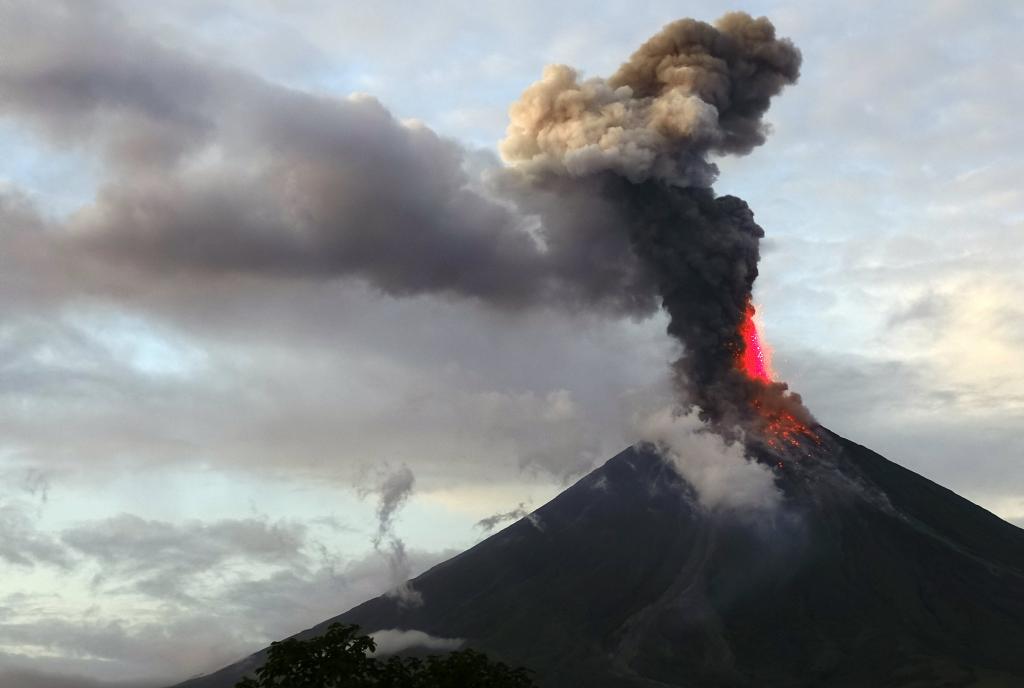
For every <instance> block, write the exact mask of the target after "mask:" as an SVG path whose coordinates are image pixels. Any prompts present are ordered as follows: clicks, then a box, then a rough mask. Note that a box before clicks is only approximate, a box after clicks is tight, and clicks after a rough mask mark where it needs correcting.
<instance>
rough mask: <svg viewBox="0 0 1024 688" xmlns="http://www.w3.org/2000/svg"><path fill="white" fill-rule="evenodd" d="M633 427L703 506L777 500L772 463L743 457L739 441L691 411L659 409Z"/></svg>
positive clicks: (754, 505) (765, 506) (769, 505)
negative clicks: (713, 428) (730, 439)
mask: <svg viewBox="0 0 1024 688" xmlns="http://www.w3.org/2000/svg"><path fill="white" fill-rule="evenodd" d="M638 430H639V431H640V435H641V437H643V439H644V441H647V442H650V443H651V444H653V445H654V446H655V447H656V448H657V449H658V451H659V453H660V454H661V455H662V456H663V457H664V458H665V459H666V460H667V461H668V462H669V463H671V464H672V465H673V466H675V468H676V470H677V471H678V472H679V474H680V475H681V476H682V477H683V478H685V479H686V480H687V482H688V483H689V484H691V485H692V486H693V487H694V489H695V490H696V491H697V498H698V499H699V500H700V503H701V504H702V505H704V506H705V507H707V508H708V509H712V510H721V509H742V510H747V511H749V510H751V509H756V510H771V509H774V508H776V507H777V506H778V505H779V504H780V503H781V501H782V493H781V492H780V491H779V489H778V487H776V485H775V477H774V476H773V475H772V471H771V469H770V468H768V467H767V466H765V465H764V464H761V463H758V462H756V461H752V460H749V459H747V458H746V456H745V455H744V450H743V446H742V444H741V443H739V442H727V441H726V440H725V439H724V438H722V437H721V436H720V435H718V434H715V433H712V432H709V431H708V428H707V426H705V425H703V424H702V423H701V422H700V420H699V419H698V418H696V417H695V416H694V415H692V414H690V415H685V416H681V415H679V414H678V413H676V412H675V411H673V410H672V409H663V410H661V411H658V412H656V413H653V414H651V415H650V416H648V417H647V418H645V419H643V420H642V421H641V422H640V424H639V428H638Z"/></svg>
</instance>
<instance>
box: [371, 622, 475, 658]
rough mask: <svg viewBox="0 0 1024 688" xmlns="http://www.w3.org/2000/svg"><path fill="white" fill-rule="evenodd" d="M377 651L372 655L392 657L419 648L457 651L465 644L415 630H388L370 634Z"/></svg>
mask: <svg viewBox="0 0 1024 688" xmlns="http://www.w3.org/2000/svg"><path fill="white" fill-rule="evenodd" d="M370 637H372V638H373V640H374V642H376V643H377V649H376V651H374V653H373V654H375V655H377V656H381V655H393V654H397V653H399V652H402V651H404V650H408V649H410V648H414V647H419V648H424V649H427V650H458V649H459V648H460V647H462V644H463V643H464V642H465V641H464V640H462V638H438V637H436V636H432V635H430V634H429V633H424V632H423V631H417V630H414V629H413V630H401V629H398V628H389V629H386V630H382V631H376V632H374V633H371V634H370Z"/></svg>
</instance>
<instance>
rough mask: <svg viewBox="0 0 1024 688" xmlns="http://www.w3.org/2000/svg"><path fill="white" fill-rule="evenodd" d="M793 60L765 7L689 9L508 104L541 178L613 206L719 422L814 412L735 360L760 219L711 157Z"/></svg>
mask: <svg viewBox="0 0 1024 688" xmlns="http://www.w3.org/2000/svg"><path fill="white" fill-rule="evenodd" d="M799 67H800V52H799V51H798V50H797V49H796V48H795V47H794V46H793V44H792V43H791V42H790V41H788V40H786V39H779V38H776V36H775V29H774V27H773V26H772V24H771V23H770V22H769V21H768V20H767V19H765V18H760V19H754V18H752V17H750V16H749V15H746V14H743V13H739V12H737V13H731V14H727V15H725V16H724V17H722V18H721V19H719V20H718V21H717V22H716V23H715V25H714V26H712V25H710V24H706V23H704V22H699V21H695V20H692V19H683V20H680V21H677V22H674V23H672V24H669V25H667V26H666V27H665V28H664V29H662V31H661V32H659V33H658V34H657V35H655V36H654V37H652V38H651V39H650V40H648V41H647V42H646V43H645V44H644V45H643V46H641V47H640V49H639V50H637V51H636V52H635V53H634V54H633V56H632V57H631V58H630V59H629V60H628V61H627V62H626V63H625V64H623V65H622V67H621V68H620V69H619V70H618V71H617V72H616V73H615V74H614V75H613V76H612V77H611V78H609V79H600V78H593V79H588V80H584V81H581V80H580V79H579V76H578V74H577V73H576V72H575V71H574V70H572V69H571V68H569V67H566V66H562V65H556V66H551V67H548V68H547V69H546V70H545V72H544V75H543V77H542V79H541V80H540V81H538V82H537V83H535V84H533V85H532V86H530V87H529V88H528V89H527V90H526V91H525V92H524V93H523V95H522V97H521V98H520V100H519V101H518V102H517V103H515V104H514V105H513V106H512V108H511V110H510V117H511V123H510V125H509V128H508V135H507V137H506V138H505V140H504V141H503V142H502V145H501V152H502V154H503V156H504V157H505V159H506V161H507V162H509V163H510V164H511V165H512V166H513V167H514V168H515V169H516V170H518V171H519V172H521V173H522V174H524V175H525V176H526V177H527V178H528V179H529V180H530V183H531V184H532V185H533V186H534V187H535V188H538V189H542V190H550V189H559V190H563V192H564V190H565V189H566V188H569V189H572V188H573V187H576V188H580V187H582V188H585V189H586V191H587V193H588V194H591V195H593V196H595V197H596V198H598V199H600V200H599V202H601V203H603V204H605V205H606V206H608V207H609V208H611V209H612V216H613V217H615V220H616V223H618V224H619V225H620V231H621V232H623V233H624V234H625V235H626V236H628V238H629V242H630V245H631V250H632V253H633V255H634V256H635V257H636V258H638V259H639V261H640V265H641V270H642V271H643V272H644V274H645V277H646V279H648V280H649V281H650V283H651V284H652V285H653V286H654V289H655V290H656V292H657V294H658V296H659V297H660V299H661V303H662V306H663V307H664V308H665V310H666V311H667V312H668V314H669V317H670V323H669V327H668V332H669V334H670V335H672V336H673V337H675V338H676V339H677V340H679V341H680V343H681V344H682V345H683V348H684V354H683V356H682V357H681V358H680V359H679V360H678V361H676V362H675V364H674V370H675V373H676V375H675V377H676V381H677V383H678V385H679V388H680V390H681V391H682V393H683V395H684V400H685V401H686V402H687V403H689V404H693V405H696V406H697V407H698V408H699V409H700V412H701V417H702V418H703V419H704V420H707V421H710V422H711V423H712V424H713V425H715V426H716V427H718V428H719V429H723V430H724V429H727V428H729V427H731V426H734V425H736V424H745V423H746V422H747V421H749V420H751V419H752V418H753V416H754V413H753V406H754V405H760V406H762V407H763V406H776V407H787V408H789V410H790V411H791V412H796V413H799V414H800V416H801V417H803V418H807V419H809V416H808V415H807V413H806V411H805V410H803V407H802V406H801V405H800V402H799V398H798V397H796V396H795V395H788V394H786V388H785V385H782V384H778V383H774V384H773V383H765V382H763V381H758V380H751V379H749V378H748V377H747V376H746V375H744V374H743V373H742V372H741V371H739V370H737V366H736V357H737V356H738V355H739V354H740V353H741V352H742V351H743V347H744V342H743V339H742V337H741V335H740V326H741V323H742V322H743V319H744V316H745V313H746V309H747V307H748V304H749V303H750V298H751V291H752V288H753V283H754V280H755V279H756V278H757V263H758V259H759V246H758V244H759V240H760V239H761V237H763V236H764V231H763V230H762V229H761V227H760V226H758V224H757V223H756V222H754V216H753V213H752V212H751V210H750V208H749V207H748V206H747V204H746V203H745V202H744V201H742V200H741V199H739V198H736V197H734V196H715V194H714V192H713V191H712V189H711V183H712V182H713V181H714V179H715V177H716V175H717V172H718V170H717V168H716V167H715V165H714V163H713V162H711V161H710V160H709V156H710V155H711V154H726V153H733V154H743V153H747V152H749V151H751V150H752V149H753V148H754V147H756V146H758V145H760V144H761V143H763V142H764V139H765V133H766V126H765V124H764V123H763V121H762V116H763V115H764V113H765V111H766V110H767V109H768V106H769V103H770V100H771V98H772V97H773V96H775V95H776V94H778V93H779V91H781V89H782V88H783V87H784V86H786V85H787V84H792V83H794V82H795V81H796V79H797V77H798V75H799Z"/></svg>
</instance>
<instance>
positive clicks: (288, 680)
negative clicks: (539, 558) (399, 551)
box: [235, 623, 534, 688]
mask: <svg viewBox="0 0 1024 688" xmlns="http://www.w3.org/2000/svg"><path fill="white" fill-rule="evenodd" d="M376 649H377V646H376V644H375V643H374V641H373V638H370V637H368V636H365V635H360V633H359V626H346V625H342V624H338V623H335V624H331V626H330V627H329V628H328V629H327V632H326V633H324V634H323V635H321V636H317V637H316V638H311V639H309V640H298V639H296V638H289V639H288V640H282V641H281V642H277V643H272V644H271V645H270V649H269V650H268V651H267V661H266V663H265V664H264V665H263V666H262V667H260V668H259V669H257V670H256V677H255V678H245V679H242V681H240V682H239V683H238V684H236V686H235V688H533V687H534V683H533V680H532V679H531V678H530V672H529V671H527V670H526V669H522V668H516V669H514V668H512V667H509V666H507V665H505V664H502V663H501V662H495V661H492V660H491V659H489V658H488V657H487V656H486V655H484V654H482V653H480V652H476V651H474V650H459V651H457V652H450V653H448V654H445V655H431V656H428V657H426V658H425V659H419V658H416V657H390V658H388V659H386V660H383V659H377V658H375V657H373V656H371V654H370V653H372V652H373V651H374V650H376Z"/></svg>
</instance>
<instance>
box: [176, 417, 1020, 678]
mask: <svg viewBox="0 0 1024 688" xmlns="http://www.w3.org/2000/svg"><path fill="white" fill-rule="evenodd" d="M819 431H820V439H821V444H820V445H819V446H818V447H816V448H815V450H814V451H813V452H812V454H813V455H811V456H806V457H804V459H803V460H797V461H783V462H774V464H775V470H776V471H777V484H778V485H779V488H780V489H781V490H782V492H783V493H784V495H785V499H784V500H783V502H784V505H783V506H781V507H779V508H777V509H774V510H753V511H741V510H709V509H707V508H705V507H704V506H702V505H701V504H700V502H699V501H698V499H697V495H696V494H695V492H694V490H693V489H692V487H691V486H690V485H689V484H688V483H687V482H686V481H685V480H683V479H682V478H681V477H680V476H679V474H678V473H677V472H676V470H675V468H674V467H673V466H671V465H670V464H668V463H666V462H665V461H664V460H663V459H662V458H661V457H660V456H659V454H658V453H657V452H656V451H654V449H653V448H652V447H649V446H645V445H639V446H637V447H633V448H630V449H627V450H626V451H624V452H622V453H621V454H619V455H617V456H615V457H614V458H612V459H611V460H609V461H608V462H607V463H605V464H604V465H603V466H602V467H600V468H598V469H597V470H595V471H593V472H592V473H590V474H589V475H587V476H586V477H584V478H583V479H581V480H580V481H579V482H577V483H576V484H575V485H573V486H572V487H570V488H569V489H567V490H565V491H564V492H563V493H562V494H560V495H559V496H558V497H556V498H555V499H554V500H552V501H551V502H549V503H548V504H546V505H544V506H543V507H541V508H540V509H538V510H537V511H536V512H534V513H533V514H531V515H530V517H528V518H524V519H522V520H521V521H519V522H517V523H515V524H513V525H511V526H509V527H508V528H506V529H505V530H503V531H501V532H499V533H497V534H495V535H493V536H492V537H490V538H488V539H486V540H484V541H483V542H481V543H480V544H478V545H476V546H475V547H473V548H471V549H469V550H467V551H466V552H463V553H462V554H460V555H458V556H456V557H454V558H452V559H450V560H448V561H446V562H444V563H442V564H440V565H438V566H436V567H434V568H433V569H431V570H429V571H427V572H426V573H424V574H423V575H421V576H419V577H418V578H416V579H415V580H414V581H412V585H413V587H414V588H415V589H416V590H417V591H419V592H420V593H421V594H422V596H423V601H424V603H423V604H422V605H421V606H417V607H409V606H402V605H401V604H399V603H398V601H396V600H395V599H394V598H392V597H387V596H382V597H378V598H376V599H373V600H370V601H368V602H366V603H364V604H361V605H359V606H358V607H355V608H354V609H351V610H349V611H348V612H345V613H344V614H342V615H340V616H338V617H335V618H333V619H330V620H328V621H325V622H324V623H323V624H321V625H319V626H317V627H315V628H312V629H309V630H308V631H305V632H303V633H302V634H300V635H301V636H310V635H315V634H317V633H320V632H323V631H324V630H325V629H326V628H327V625H328V624H329V623H332V622H335V621H338V622H342V623H356V624H359V625H360V626H362V628H363V629H364V630H365V631H367V632H372V631H377V630H380V629H408V630H413V629H414V630H418V631H422V632H424V633H427V634H429V635H431V636H437V637H441V638H460V639H463V640H464V641H465V642H466V644H467V646H469V647H473V648H476V649H480V650H483V651H485V652H487V653H489V654H490V655H492V656H494V657H495V658H498V659H501V660H504V661H506V662H510V663H514V664H519V665H524V666H527V667H529V668H531V669H533V670H535V671H536V672H537V677H538V681H539V683H540V684H541V685H542V686H545V687H551V688H555V687H573V686H581V687H582V686H587V687H593V688H605V687H607V688H613V687H614V688H634V687H635V688H640V687H651V688H653V687H693V688H705V687H708V688H710V687H726V686H728V687H733V686H736V687H746V686H750V687H755V686H756V687H758V688H771V687H774V686H780V687H781V686H785V687H787V688H790V687H797V686H807V687H811V686H830V687H833V688H836V687H850V688H864V687H865V686H873V687H877V688H884V687H886V686H893V687H895V686H899V687H901V688H903V687H907V688H909V687H912V686H913V687H921V688H924V687H926V686H927V687H934V686H1007V687H1009V686H1020V685H1024V530H1021V529H1019V528H1017V527H1015V526H1013V525H1010V524H1009V523H1006V522H1004V521H1003V520H1001V519H999V518H998V517H996V516H994V515H992V514H991V513H989V512H987V511H985V510H984V509H982V508H980V507H978V506H976V505H974V504H972V503H971V502H969V501H967V500H965V499H962V498H961V497H959V496H957V495H956V494H954V493H952V492H950V491H949V490H947V489H944V488H942V487H940V486H939V485H936V484H935V483H933V482H931V481H929V480H926V479H925V478H922V477H921V476H918V475H916V474H914V473H912V472H911V471H908V470H906V469H903V468H901V467H899V466H897V465H896V464H894V463H892V462H890V461H888V460H886V459H885V458H883V457H881V456H879V455H878V454H875V453H874V452H872V451H870V450H868V449H865V448H864V447H861V446H859V445H857V444H854V443H852V442H850V441H848V440H845V439H843V438H841V437H839V436H837V435H835V434H832V433H830V432H828V431H827V430H824V429H821V428H819ZM768 458H771V457H768ZM262 658H263V654H262V653H257V654H256V655H253V656H252V657H250V658H248V659H246V660H243V661H242V662H239V663H237V664H234V665H232V666H229V667H227V668H225V669H223V670H221V671H219V672H216V673H214V674H211V675H209V676H205V677H201V678H197V679H193V680H191V681H188V682H186V683H184V684H181V688H186V687H187V688H228V687H229V686H232V685H233V684H234V682H235V681H236V680H237V679H238V678H239V677H240V676H242V675H244V674H245V673H246V672H247V671H250V670H251V669H252V668H254V667H255V666H258V665H259V664H260V663H262Z"/></svg>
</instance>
